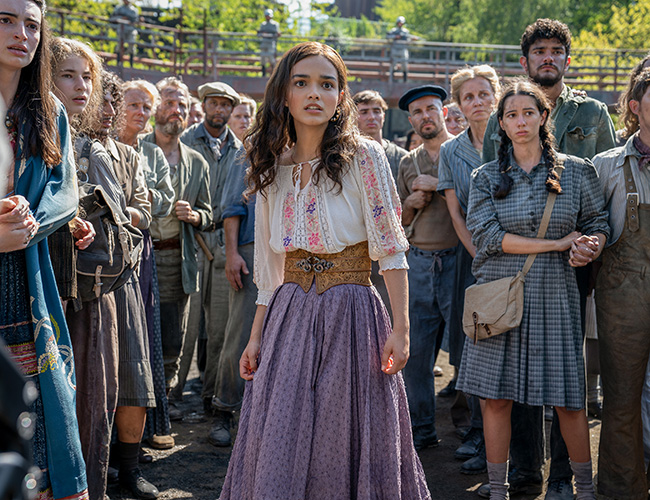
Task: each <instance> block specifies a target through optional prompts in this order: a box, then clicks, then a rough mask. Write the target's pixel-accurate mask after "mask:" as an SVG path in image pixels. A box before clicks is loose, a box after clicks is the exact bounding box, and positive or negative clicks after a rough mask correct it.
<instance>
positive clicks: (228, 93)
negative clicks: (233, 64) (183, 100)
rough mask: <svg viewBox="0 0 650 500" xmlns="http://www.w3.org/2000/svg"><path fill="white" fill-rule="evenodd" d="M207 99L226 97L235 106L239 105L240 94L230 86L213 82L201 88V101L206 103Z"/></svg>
mask: <svg viewBox="0 0 650 500" xmlns="http://www.w3.org/2000/svg"><path fill="white" fill-rule="evenodd" d="M206 97H225V98H226V99H230V100H231V101H232V105H233V106H237V105H239V94H238V93H237V92H235V89H233V88H232V87H231V86H230V85H228V84H226V83H221V82H211V83H206V84H203V85H201V86H200V87H199V99H200V100H201V102H203V101H205V98H206Z"/></svg>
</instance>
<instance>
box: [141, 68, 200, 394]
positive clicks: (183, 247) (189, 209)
mask: <svg viewBox="0 0 650 500" xmlns="http://www.w3.org/2000/svg"><path fill="white" fill-rule="evenodd" d="M156 87H157V88H158V91H159V92H160V105H159V106H158V108H157V109H156V114H155V120H156V126H155V128H154V131H153V132H151V133H150V134H148V135H146V136H145V137H144V140H145V141H148V142H152V143H154V144H156V145H157V146H159V147H160V148H161V149H162V150H163V153H164V154H165V158H166V159H167V162H168V163H169V170H170V175H171V180H172V187H173V188H174V201H173V208H172V211H171V213H170V214H169V215H168V216H167V217H163V218H161V219H154V220H153V221H152V222H151V228H150V232H151V237H152V238H153V246H154V252H155V257H156V266H157V268H158V283H159V286H160V322H161V334H162V345H163V360H164V364H165V382H166V385H167V389H170V388H172V387H174V385H175V383H176V378H177V374H178V368H179V362H180V354H181V351H182V349H183V341H184V338H185V332H186V331H187V320H188V314H189V297H190V294H192V293H195V292H198V291H199V268H198V262H197V242H196V238H195V233H196V231H197V230H204V229H207V228H208V227H210V226H211V224H212V204H211V200H210V172H209V166H208V164H207V163H206V161H205V160H204V159H203V157H202V156H201V155H200V154H199V153H197V152H196V151H194V150H193V149H191V148H189V147H188V146H186V145H185V144H183V143H182V142H181V140H180V136H181V134H182V133H183V130H185V126H186V124H187V114H188V110H189V106H190V92H189V89H188V88H187V86H186V85H185V84H184V83H183V82H181V81H180V80H178V79H177V78H175V77H168V78H164V79H163V80H161V81H160V82H158V83H157V84H156Z"/></svg>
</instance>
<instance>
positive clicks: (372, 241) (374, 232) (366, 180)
mask: <svg viewBox="0 0 650 500" xmlns="http://www.w3.org/2000/svg"><path fill="white" fill-rule="evenodd" d="M295 167H296V165H281V166H279V167H278V173H277V176H276V178H275V182H274V184H273V185H272V186H270V187H269V188H267V190H266V193H265V194H258V196H257V201H256V205H255V270H254V276H255V283H256V284H257V288H258V290H259V292H258V296H257V304H260V305H268V303H269V301H270V300H271V297H272V296H273V292H274V291H275V289H276V288H277V287H279V286H280V285H281V284H282V283H283V281H284V258H285V254H286V252H292V251H294V250H298V249H303V250H307V251H309V252H313V253H321V254H322V253H337V252H340V251H342V250H343V249H344V248H345V247H348V246H351V245H355V244H357V243H359V242H361V241H366V240H367V241H368V252H369V254H370V258H371V259H373V260H378V261H379V267H380V270H381V271H385V270H387V269H408V264H407V263H406V255H405V252H406V250H407V249H408V241H407V239H406V236H405V235H404V229H403V228H402V222H401V220H402V207H401V205H400V201H399V196H398V194H397V189H396V187H395V182H394V180H393V176H392V174H391V172H390V167H389V165H388V161H387V160H386V154H385V153H384V150H383V148H382V147H381V145H380V144H378V143H377V142H375V141H371V140H365V139H363V140H362V141H361V144H360V146H359V151H358V152H357V154H356V155H355V157H354V161H353V163H352V165H351V166H350V169H349V170H348V171H347V172H346V173H345V174H344V175H343V177H342V179H341V181H342V184H343V186H342V189H341V191H340V192H339V190H338V186H336V185H335V184H334V183H333V182H332V181H331V180H330V179H329V177H326V175H323V176H321V179H320V180H319V183H318V185H314V184H313V182H312V180H309V182H308V183H307V184H306V185H305V187H304V188H303V189H300V176H299V175H298V176H297V177H298V178H297V179H295V181H294V168H295Z"/></svg>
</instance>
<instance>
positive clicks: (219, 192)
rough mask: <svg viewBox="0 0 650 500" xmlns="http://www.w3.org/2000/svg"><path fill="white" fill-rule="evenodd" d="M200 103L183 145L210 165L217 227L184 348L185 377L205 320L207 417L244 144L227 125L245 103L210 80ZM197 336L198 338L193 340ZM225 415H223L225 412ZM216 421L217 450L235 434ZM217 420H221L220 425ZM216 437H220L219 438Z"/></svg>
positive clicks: (207, 241)
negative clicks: (228, 192)
mask: <svg viewBox="0 0 650 500" xmlns="http://www.w3.org/2000/svg"><path fill="white" fill-rule="evenodd" d="M198 94H199V100H200V101H201V105H202V107H203V112H204V113H205V116H204V118H203V121H202V122H201V123H197V124H195V125H192V126H191V127H189V128H188V129H187V130H186V131H185V133H184V134H183V136H182V137H181V141H183V142H184V143H185V144H187V145H188V146H189V147H191V148H193V149H195V150H196V151H198V152H199V153H201V154H202V155H203V157H204V158H205V160H206V161H207V162H208V164H209V165H210V197H211V200H212V211H213V214H212V215H213V221H214V222H213V223H212V225H211V226H210V227H209V228H208V229H207V230H205V231H201V232H200V233H198V235H197V240H198V242H199V246H200V250H199V271H200V273H201V278H200V279H201V291H200V292H199V293H196V294H194V295H192V297H191V298H190V319H189V325H188V329H187V331H188V338H187V345H186V347H187V348H186V349H184V350H183V361H182V364H181V375H185V376H186V374H187V371H186V370H187V369H188V368H189V361H191V357H192V352H193V346H194V342H195V341H196V336H197V335H198V332H199V330H200V328H201V319H203V320H204V322H203V324H204V325H205V333H206V334H207V347H206V366H205V376H204V381H203V392H202V398H203V404H204V408H205V410H206V414H210V415H211V414H212V413H213V410H212V396H213V395H214V387H215V379H216V374H217V365H218V362H219V356H220V354H221V347H222V345H223V340H224V333H225V328H226V323H227V322H228V295H229V291H230V285H229V283H228V280H227V279H226V270H225V267H226V252H225V237H224V229H223V220H222V198H223V195H224V185H225V183H226V177H227V175H228V172H229V171H230V170H231V169H232V168H233V165H235V164H236V161H237V160H236V156H237V152H238V150H239V149H240V148H241V147H242V143H241V141H240V140H239V139H237V137H236V136H235V134H234V133H233V131H232V130H231V129H230V128H229V127H228V125H227V124H228V120H229V119H230V115H231V113H232V111H233V109H234V108H235V106H237V105H238V104H239V102H240V98H239V94H238V93H237V92H236V91H235V90H234V89H233V88H232V87H231V86H230V85H227V84H225V83H222V82H211V83H206V84H204V85H201V86H200V87H199V88H198ZM192 336H193V337H192ZM184 378H185V377H182V376H181V377H179V379H181V380H179V382H180V383H179V384H178V386H177V389H176V390H175V391H174V393H173V394H172V396H173V397H177V398H178V397H181V396H182V389H183V383H184V380H182V379H184ZM220 413H221V412H220ZM219 416H220V415H217V416H216V417H215V428H214V429H213V431H214V432H211V433H210V436H209V441H210V442H211V443H212V444H214V445H215V446H229V444H230V433H229V432H227V430H226V429H227V425H225V424H224V422H223V420H226V421H227V419H224V418H218V417H219ZM217 420H218V421H217ZM215 436H216V437H215Z"/></svg>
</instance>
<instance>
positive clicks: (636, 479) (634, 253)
mask: <svg viewBox="0 0 650 500" xmlns="http://www.w3.org/2000/svg"><path fill="white" fill-rule="evenodd" d="M623 171H624V174H625V191H626V195H627V196H626V217H625V227H624V229H623V232H622V233H621V236H620V238H619V239H618V241H617V242H616V243H614V244H613V245H612V246H611V247H609V248H607V249H605V250H604V251H603V254H602V261H603V266H602V268H601V270H600V273H599V274H598V279H597V283H596V304H597V315H598V337H599V343H600V365H601V370H602V380H603V394H604V404H603V409H604V413H603V427H602V433H601V441H600V453H599V455H600V458H599V464H598V474H599V485H598V491H599V493H601V494H604V495H606V496H608V497H615V498H619V497H625V498H647V494H648V487H647V485H646V469H645V464H644V458H643V430H642V421H641V392H642V388H643V383H644V380H645V374H646V365H647V362H648V357H649V355H650V204H648V203H639V194H638V191H637V189H636V183H635V182H634V178H633V177H632V170H631V166H630V161H629V159H628V160H626V162H625V165H624V166H623Z"/></svg>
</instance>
